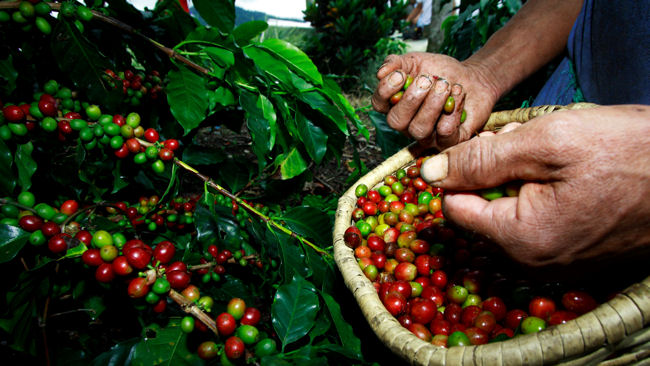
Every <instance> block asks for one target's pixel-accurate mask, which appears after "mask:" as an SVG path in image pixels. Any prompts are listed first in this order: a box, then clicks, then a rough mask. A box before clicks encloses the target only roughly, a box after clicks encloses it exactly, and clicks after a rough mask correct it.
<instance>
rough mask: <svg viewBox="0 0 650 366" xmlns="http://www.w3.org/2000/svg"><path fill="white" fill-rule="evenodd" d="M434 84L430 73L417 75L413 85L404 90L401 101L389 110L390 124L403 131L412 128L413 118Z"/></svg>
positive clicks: (388, 121)
mask: <svg viewBox="0 0 650 366" xmlns="http://www.w3.org/2000/svg"><path fill="white" fill-rule="evenodd" d="M432 86H433V80H432V79H431V78H430V77H429V76H428V75H420V76H418V77H416V78H415V80H414V81H413V83H412V84H411V86H410V87H409V88H408V89H407V90H406V92H404V95H403V96H402V99H401V100H400V101H399V103H397V104H396V105H394V106H393V108H391V109H390V111H389V112H388V115H387V116H386V122H387V123H388V125H389V126H390V127H391V128H393V129H395V130H397V131H402V132H404V131H406V130H407V129H410V127H409V126H410V124H411V119H412V118H413V116H414V115H415V114H416V113H418V110H419V109H420V105H421V104H422V102H423V101H424V100H425V98H426V97H427V94H428V93H429V90H431V87H432ZM409 132H410V131H409Z"/></svg>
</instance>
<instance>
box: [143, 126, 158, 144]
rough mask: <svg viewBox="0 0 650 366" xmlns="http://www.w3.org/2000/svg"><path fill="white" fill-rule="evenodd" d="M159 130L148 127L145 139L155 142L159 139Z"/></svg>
mask: <svg viewBox="0 0 650 366" xmlns="http://www.w3.org/2000/svg"><path fill="white" fill-rule="evenodd" d="M158 138H159V136H158V131H156V130H154V129H153V128H147V129H146V131H144V139H145V140H147V141H149V142H151V143H154V142H156V141H158Z"/></svg>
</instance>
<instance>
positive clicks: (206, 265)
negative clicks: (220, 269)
mask: <svg viewBox="0 0 650 366" xmlns="http://www.w3.org/2000/svg"><path fill="white" fill-rule="evenodd" d="M256 258H257V255H256V254H251V255H246V256H243V257H242V259H246V260H249V259H256ZM226 263H229V264H234V263H237V260H236V259H235V258H228V261H227V262H226ZM216 265H217V262H208V263H201V264H195V265H193V266H189V267H187V270H188V271H190V272H191V271H198V270H200V269H205V268H212V267H214V266H216Z"/></svg>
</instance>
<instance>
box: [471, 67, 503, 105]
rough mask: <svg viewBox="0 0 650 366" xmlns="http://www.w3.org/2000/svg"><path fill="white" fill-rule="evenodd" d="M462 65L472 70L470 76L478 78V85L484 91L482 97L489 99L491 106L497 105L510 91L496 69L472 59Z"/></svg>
mask: <svg viewBox="0 0 650 366" xmlns="http://www.w3.org/2000/svg"><path fill="white" fill-rule="evenodd" d="M462 64H463V65H464V66H465V67H467V68H468V69H469V70H470V75H473V77H476V78H477V80H476V84H477V85H479V86H480V87H481V88H482V89H483V92H482V93H481V96H482V97H483V98H488V100H487V101H486V102H488V103H489V105H491V106H493V105H495V104H496V102H497V101H498V100H499V99H500V98H501V97H502V96H503V95H504V94H505V93H506V92H507V90H508V89H509V88H508V87H507V86H505V85H504V83H503V82H502V80H501V78H500V77H499V76H498V75H497V73H496V72H495V71H494V69H492V68H490V67H488V66H486V65H485V64H484V63H481V62H477V61H476V60H472V58H471V57H470V58H469V59H467V60H465V61H463V62H462Z"/></svg>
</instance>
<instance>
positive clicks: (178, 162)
mask: <svg viewBox="0 0 650 366" xmlns="http://www.w3.org/2000/svg"><path fill="white" fill-rule="evenodd" d="M174 163H175V164H176V165H178V166H180V167H182V168H183V169H185V170H187V171H188V172H191V173H192V174H194V175H195V176H196V177H198V178H199V179H201V180H202V181H204V182H205V183H206V184H208V185H209V186H210V187H212V188H213V189H215V190H217V191H218V192H219V193H221V194H223V195H224V196H226V197H228V198H230V199H232V200H235V201H236V202H237V203H238V204H239V206H240V207H243V208H244V209H246V210H247V211H248V212H250V213H252V214H254V215H255V216H257V217H259V218H260V220H262V221H264V223H266V224H267V225H271V226H273V227H275V228H276V229H278V230H280V231H282V232H283V233H285V234H287V235H289V236H291V237H292V238H295V239H298V241H300V242H302V243H305V244H306V245H307V246H309V247H310V248H312V249H313V250H315V251H316V252H318V253H319V254H322V255H325V256H328V257H329V256H331V254H329V253H328V252H327V251H325V250H323V249H321V248H319V247H318V246H317V245H316V244H314V243H312V242H310V241H309V240H307V239H305V238H303V237H302V236H300V235H298V234H296V233H294V232H293V231H291V230H289V229H287V228H286V227H284V226H282V225H280V224H278V223H277V222H275V221H274V220H273V219H271V218H270V217H268V216H266V215H264V214H263V213H261V212H259V211H258V210H256V209H255V208H254V207H253V206H251V205H249V204H248V203H246V201H244V200H242V199H241V198H239V197H237V196H235V195H234V194H232V193H230V192H229V191H228V190H227V189H225V188H223V187H222V186H220V185H218V184H217V183H215V182H214V181H212V179H210V178H209V177H207V176H205V175H203V174H201V173H199V171H198V170H196V169H194V168H192V167H191V166H189V165H187V164H186V163H185V162H183V161H182V160H180V159H178V158H174Z"/></svg>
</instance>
